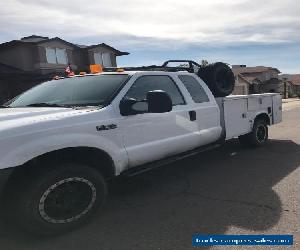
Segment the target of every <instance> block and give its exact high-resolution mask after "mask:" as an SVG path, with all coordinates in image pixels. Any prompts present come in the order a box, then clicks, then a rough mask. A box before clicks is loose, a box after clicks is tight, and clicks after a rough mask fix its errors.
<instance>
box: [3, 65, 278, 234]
mask: <svg viewBox="0 0 300 250" xmlns="http://www.w3.org/2000/svg"><path fill="white" fill-rule="evenodd" d="M281 105H282V103H281V96H280V95H279V94H274V93H270V94H257V95H248V96H228V97H220V98H215V97H214V96H213V94H212V92H211V91H210V89H209V88H208V87H207V85H206V84H205V83H204V82H203V81H202V80H201V79H200V78H199V77H198V76H197V75H196V74H193V73H188V72H184V71H180V72H163V71H151V72H149V71H122V70H118V72H104V73H99V74H87V75H84V76H75V77H70V78H63V79H57V80H52V81H49V82H46V83H43V84H41V85H39V86H37V87H35V88H33V89H31V90H29V91H27V92H25V93H24V94H21V95H20V96H18V97H16V98H15V99H13V100H12V101H10V102H9V103H7V104H6V106H2V108H1V109H0V169H1V170H0V173H1V175H2V176H5V178H6V179H7V181H6V182H5V184H4V187H3V197H2V199H3V201H2V202H1V204H2V205H3V204H4V205H5V208H6V210H5V211H8V218H11V219H12V220H13V221H14V223H16V224H17V225H18V226H21V227H22V228H24V229H27V230H30V231H31V232H35V233H42V234H52V233H59V232H63V231H67V230H70V229H72V228H74V227H76V226H78V225H79V224H81V223H83V222H84V221H86V220H87V219H88V218H90V217H91V215H92V214H93V213H94V212H95V211H96V209H97V208H99V207H101V206H102V205H103V204H104V201H105V197H106V195H107V185H106V182H107V180H109V179H111V178H113V177H115V176H118V175H121V174H128V175H130V174H131V175H132V174H135V173H137V172H139V171H145V170H146V169H149V168H151V167H153V166H158V165H160V164H165V163H168V162H170V161H173V160H176V159H178V158H182V157H185V156H188V155H191V154H195V153H196V152H199V151H203V150H205V149H208V148H211V147H213V146H214V145H219V144H221V143H223V142H225V141H226V140H229V139H231V138H235V137H239V139H240V141H241V142H242V143H243V144H248V145H252V146H255V145H262V144H264V143H265V142H266V141H267V139H268V126H270V125H273V124H276V123H279V122H281V119H282V111H281V110H282V108H281Z"/></svg>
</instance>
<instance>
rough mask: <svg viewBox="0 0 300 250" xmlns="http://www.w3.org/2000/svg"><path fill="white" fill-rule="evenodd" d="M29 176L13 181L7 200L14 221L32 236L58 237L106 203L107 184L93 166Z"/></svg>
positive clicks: (45, 170) (41, 170)
mask: <svg viewBox="0 0 300 250" xmlns="http://www.w3.org/2000/svg"><path fill="white" fill-rule="evenodd" d="M26 175H27V176H26ZM26 175H25V172H24V173H23V174H19V176H18V177H17V179H18V181H16V180H14V181H13V182H14V185H13V186H12V187H11V190H10V191H11V192H10V198H9V197H8V199H7V201H8V204H9V207H8V209H9V210H10V214H11V217H12V219H13V220H14V222H15V223H16V224H17V225H18V226H20V227H21V228H22V229H25V230H26V231H29V232H31V233H34V234H39V235H40V234H42V235H55V234H60V233H63V232H67V231H70V230H73V229H75V228H77V227H79V226H80V225H81V224H83V223H85V222H87V221H88V219H89V218H90V217H91V216H92V215H93V214H94V213H95V212H96V210H97V209H98V208H99V207H101V206H102V205H103V204H104V202H105V198H106V195H107V186H106V182H105V180H104V178H103V177H102V175H101V174H100V173H99V172H98V171H96V170H95V169H93V168H91V167H89V166H85V165H81V164H75V163H70V164H60V165H59V166H56V167H54V168H53V167H52V168H50V167H46V168H43V167H42V166H40V167H35V168H34V169H30V171H29V173H27V174H26ZM16 184H17V185H16Z"/></svg>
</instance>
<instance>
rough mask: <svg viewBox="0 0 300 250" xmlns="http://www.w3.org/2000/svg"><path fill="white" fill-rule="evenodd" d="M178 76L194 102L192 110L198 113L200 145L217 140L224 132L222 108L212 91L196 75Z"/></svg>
mask: <svg viewBox="0 0 300 250" xmlns="http://www.w3.org/2000/svg"><path fill="white" fill-rule="evenodd" d="M178 78H179V80H180V81H181V82H182V83H183V85H184V86H185V88H186V90H187V91H188V93H189V95H190V98H191V102H192V103H193V104H191V107H192V108H191V110H193V112H195V113H196V117H195V118H196V120H195V121H196V123H197V126H198V127H197V130H198V131H199V135H200V138H199V139H200V141H199V144H198V146H203V145H207V144H210V143H213V142H215V141H217V140H218V139H219V138H220V136H221V133H222V127H221V125H220V124H221V123H220V109H219V106H218V105H217V103H216V101H215V98H214V96H213V95H212V93H211V91H210V90H209V88H208V87H207V86H206V84H205V83H204V82H203V81H202V80H200V78H199V77H197V76H196V75H193V74H187V73H186V74H179V75H178Z"/></svg>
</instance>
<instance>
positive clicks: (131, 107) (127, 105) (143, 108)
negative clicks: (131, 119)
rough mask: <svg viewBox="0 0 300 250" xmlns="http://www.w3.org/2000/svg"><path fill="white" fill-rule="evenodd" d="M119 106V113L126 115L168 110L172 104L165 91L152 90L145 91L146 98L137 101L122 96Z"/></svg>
mask: <svg viewBox="0 0 300 250" xmlns="http://www.w3.org/2000/svg"><path fill="white" fill-rule="evenodd" d="M119 107H120V113H121V115H123V116H127V115H136V114H143V113H165V112H170V111H171V110H172V107H173V106H172V100H171V98H170V96H169V95H168V94H167V93H166V92H165V91H162V90H153V91H149V92H148V93H147V97H146V100H142V101H138V100H136V99H133V98H124V99H123V100H121V102H120V106H119Z"/></svg>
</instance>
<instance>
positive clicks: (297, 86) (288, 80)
mask: <svg viewBox="0 0 300 250" xmlns="http://www.w3.org/2000/svg"><path fill="white" fill-rule="evenodd" d="M279 77H280V79H281V80H282V81H283V88H284V87H285V88H286V91H287V93H288V97H295V96H300V74H295V75H289V74H282V75H280V76H279ZM283 91H284V89H283Z"/></svg>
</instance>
